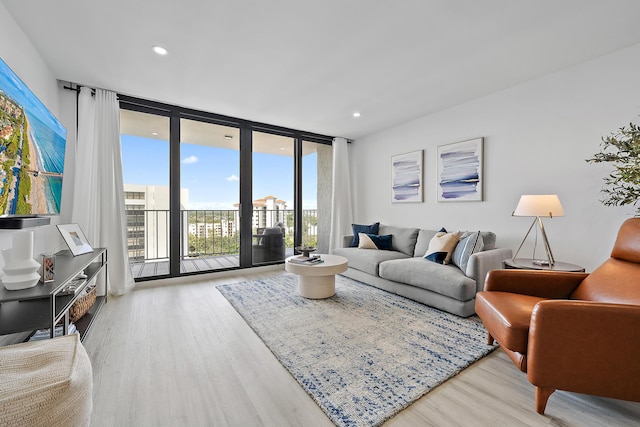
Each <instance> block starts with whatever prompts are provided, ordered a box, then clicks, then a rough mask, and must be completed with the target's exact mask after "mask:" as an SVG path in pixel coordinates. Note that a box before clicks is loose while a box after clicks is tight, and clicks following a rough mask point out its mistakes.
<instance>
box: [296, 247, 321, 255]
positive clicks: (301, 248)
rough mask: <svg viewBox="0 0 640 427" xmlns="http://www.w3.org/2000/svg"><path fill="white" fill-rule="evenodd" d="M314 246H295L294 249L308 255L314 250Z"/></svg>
mask: <svg viewBox="0 0 640 427" xmlns="http://www.w3.org/2000/svg"><path fill="white" fill-rule="evenodd" d="M315 250H316V248H312V247H309V246H296V251H298V252H301V253H302V256H306V257H308V256H309V254H310V253H311V252H315Z"/></svg>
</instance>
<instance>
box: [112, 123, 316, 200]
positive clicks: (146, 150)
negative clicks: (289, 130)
mask: <svg viewBox="0 0 640 427" xmlns="http://www.w3.org/2000/svg"><path fill="white" fill-rule="evenodd" d="M121 141H122V170H123V178H124V183H125V184H145V185H162V186H169V142H168V141H160V140H157V139H150V138H140V137H135V136H131V135H122V138H121ZM180 150H181V153H180V160H181V161H180V163H181V164H180V168H181V187H182V188H187V189H189V203H188V206H187V208H188V209H234V208H233V204H234V203H237V202H238V201H239V197H240V196H239V188H240V184H239V176H240V165H239V155H240V153H239V152H238V151H237V150H228V149H223V148H214V147H207V146H201V145H195V144H181V145H180ZM316 174H317V155H316V154H315V153H313V154H309V155H307V156H305V157H304V159H303V178H302V179H303V189H302V192H303V208H304V209H316V208H317V203H316V188H317V176H316ZM253 175H254V177H253V198H254V199H258V198H262V197H265V196H275V197H277V198H278V199H282V200H285V201H286V202H287V208H290V209H293V158H291V157H287V156H277V155H269V154H263V153H254V155H253Z"/></svg>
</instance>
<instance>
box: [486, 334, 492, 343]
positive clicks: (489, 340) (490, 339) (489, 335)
mask: <svg viewBox="0 0 640 427" xmlns="http://www.w3.org/2000/svg"><path fill="white" fill-rule="evenodd" d="M487 344H489V345H493V337H492V336H491V334H489V333H487Z"/></svg>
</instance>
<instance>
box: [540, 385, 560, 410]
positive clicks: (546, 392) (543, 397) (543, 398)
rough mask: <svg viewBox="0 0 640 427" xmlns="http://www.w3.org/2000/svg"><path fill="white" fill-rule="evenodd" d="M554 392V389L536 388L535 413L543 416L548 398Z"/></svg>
mask: <svg viewBox="0 0 640 427" xmlns="http://www.w3.org/2000/svg"><path fill="white" fill-rule="evenodd" d="M554 391H556V389H555V388H547V387H536V412H537V413H539V414H541V415H544V410H545V408H546V407H547V401H548V400H549V397H551V395H552V394H553V392H554Z"/></svg>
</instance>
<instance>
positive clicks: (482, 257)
mask: <svg viewBox="0 0 640 427" xmlns="http://www.w3.org/2000/svg"><path fill="white" fill-rule="evenodd" d="M508 258H511V249H499V248H498V249H490V250H488V251H481V252H476V253H475V254H473V255H471V256H470V257H469V263H468V264H467V271H465V274H466V275H467V277H470V278H472V279H473V280H475V281H476V291H478V292H479V291H481V290H483V289H484V281H485V277H486V276H487V273H488V272H489V271H491V270H495V269H501V268H504V260H505V259H508Z"/></svg>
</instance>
